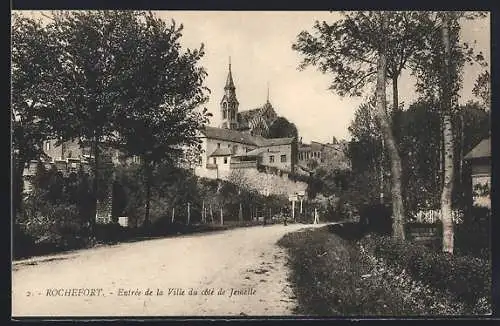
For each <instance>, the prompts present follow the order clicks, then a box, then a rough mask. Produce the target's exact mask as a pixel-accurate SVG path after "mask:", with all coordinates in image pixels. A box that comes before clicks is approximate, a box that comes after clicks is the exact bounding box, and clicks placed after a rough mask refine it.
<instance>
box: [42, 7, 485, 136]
mask: <svg viewBox="0 0 500 326" xmlns="http://www.w3.org/2000/svg"><path fill="white" fill-rule="evenodd" d="M155 13H156V14H157V15H158V16H159V17H161V18H162V19H166V20H168V21H170V20H171V19H174V20H175V21H176V23H182V24H183V26H184V30H183V33H182V34H183V36H182V38H181V40H180V42H181V44H182V45H183V46H185V47H189V48H198V47H199V46H200V45H201V43H203V44H204V45H205V52H206V54H205V56H204V58H203V59H202V60H201V62H200V64H201V65H202V66H204V67H205V69H206V71H207V73H208V76H207V78H206V84H205V85H206V86H207V87H208V88H209V89H210V90H211V95H210V100H209V102H208V103H207V104H206V107H207V109H208V110H209V111H210V112H211V113H212V114H213V115H214V116H213V118H212V119H211V123H210V124H211V125H214V126H218V125H219V123H220V118H221V114H220V108H219V102H220V100H221V98H222V95H223V91H224V90H223V88H224V84H225V81H226V77H227V72H228V63H229V57H231V64H232V73H233V79H234V83H235V86H236V96H237V98H238V101H239V103H240V106H239V110H240V111H243V110H249V109H253V108H256V107H259V106H261V105H263V104H264V103H265V101H266V96H267V89H268V85H269V97H270V102H271V103H272V105H273V107H274V108H275V110H276V112H277V114H278V115H279V116H284V117H286V118H287V119H288V120H290V121H291V122H293V123H295V125H296V126H297V129H298V131H299V135H300V136H301V137H302V138H303V141H304V142H310V141H311V140H314V141H319V142H329V141H331V139H332V136H335V137H336V138H337V139H342V138H344V139H345V138H349V137H350V136H349V133H348V130H347V128H348V126H349V124H350V122H351V120H352V119H353V117H354V112H355V110H356V108H357V107H358V106H359V105H360V104H361V103H362V102H363V98H349V97H348V98H342V97H340V96H338V95H336V94H334V93H332V92H331V91H329V90H328V87H329V84H330V82H329V80H330V78H331V76H329V75H324V74H322V73H321V72H319V71H318V70H317V69H316V68H315V67H309V68H306V69H305V70H303V71H299V70H298V69H297V67H298V65H299V64H300V62H301V60H302V57H301V55H300V54H299V53H298V52H296V51H294V50H292V44H293V43H294V42H295V40H296V38H297V35H298V34H299V33H300V32H301V31H302V30H308V31H312V27H313V24H314V21H315V20H319V21H322V20H325V21H327V22H333V21H334V20H336V19H339V18H340V17H341V16H340V14H339V13H337V12H332V13H330V12H327V11H317V12H315V11H156V12H155ZM37 16H38V15H37ZM462 39H463V41H465V42H473V41H476V43H475V48H476V49H477V50H478V51H482V52H483V54H484V55H485V57H486V59H487V61H488V62H491V61H490V59H489V58H490V21H489V16H488V18H485V19H481V20H479V21H474V22H465V23H464V24H463V26H462ZM480 69H481V68H479V67H476V66H467V67H465V71H464V84H463V89H462V93H461V100H460V102H461V103H465V102H467V101H468V100H470V99H473V95H472V88H473V87H474V81H475V79H476V77H477V75H478V74H479V72H480ZM399 94H400V102H404V103H405V105H406V106H408V104H410V103H411V102H412V101H413V100H414V99H415V98H416V94H415V92H414V80H412V78H411V76H409V74H408V73H406V72H403V74H402V76H401V77H400V80H399Z"/></svg>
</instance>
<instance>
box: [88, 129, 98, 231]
mask: <svg viewBox="0 0 500 326" xmlns="http://www.w3.org/2000/svg"><path fill="white" fill-rule="evenodd" d="M99 138H100V137H99V136H98V135H97V133H94V139H93V145H94V147H93V148H92V150H93V152H94V153H93V154H94V180H93V182H92V190H93V193H94V202H93V204H94V205H95V210H93V212H94V214H93V216H92V215H91V216H90V221H89V228H90V234H91V235H94V230H95V223H96V218H97V214H98V209H99V208H98V202H99V175H100V174H99V140H100V139H99Z"/></svg>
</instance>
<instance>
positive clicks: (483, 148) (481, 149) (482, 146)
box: [464, 138, 491, 160]
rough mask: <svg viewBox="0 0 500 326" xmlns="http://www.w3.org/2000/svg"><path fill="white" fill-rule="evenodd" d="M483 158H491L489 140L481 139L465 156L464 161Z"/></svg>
mask: <svg viewBox="0 0 500 326" xmlns="http://www.w3.org/2000/svg"><path fill="white" fill-rule="evenodd" d="M485 157H491V138H486V139H483V140H482V141H481V142H480V143H479V144H478V145H477V146H476V147H474V148H473V149H472V150H471V151H470V152H469V153H468V154H467V155H465V157H464V159H465V160H471V159H475V158H485Z"/></svg>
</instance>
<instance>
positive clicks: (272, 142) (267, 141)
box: [253, 136, 294, 146]
mask: <svg viewBox="0 0 500 326" xmlns="http://www.w3.org/2000/svg"><path fill="white" fill-rule="evenodd" d="M253 138H254V139H255V144H256V145H257V146H279V145H289V144H291V143H292V142H293V140H294V138H264V137H262V136H253Z"/></svg>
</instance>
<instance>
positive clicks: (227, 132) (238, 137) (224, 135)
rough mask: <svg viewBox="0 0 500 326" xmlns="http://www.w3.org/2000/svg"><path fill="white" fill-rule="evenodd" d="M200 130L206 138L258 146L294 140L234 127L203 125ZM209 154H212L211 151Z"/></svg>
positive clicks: (277, 144)
mask: <svg viewBox="0 0 500 326" xmlns="http://www.w3.org/2000/svg"><path fill="white" fill-rule="evenodd" d="M201 132H202V133H203V134H204V135H205V137H207V138H211V139H219V140H225V141H231V142H235V143H241V144H248V145H254V146H258V147H264V146H279V145H288V144H291V143H292V142H293V141H294V138H264V137H262V136H253V135H250V134H248V133H245V132H241V131H238V130H234V129H225V128H215V127H210V126H205V128H204V129H203V130H201ZM211 155H213V153H212V154H211Z"/></svg>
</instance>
